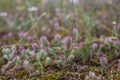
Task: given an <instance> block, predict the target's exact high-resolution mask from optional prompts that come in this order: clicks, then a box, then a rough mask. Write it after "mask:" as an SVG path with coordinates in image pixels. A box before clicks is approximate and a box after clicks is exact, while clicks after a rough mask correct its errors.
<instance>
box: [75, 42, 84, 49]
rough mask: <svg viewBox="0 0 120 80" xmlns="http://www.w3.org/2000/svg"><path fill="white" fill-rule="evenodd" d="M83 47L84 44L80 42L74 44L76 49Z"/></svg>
mask: <svg viewBox="0 0 120 80" xmlns="http://www.w3.org/2000/svg"><path fill="white" fill-rule="evenodd" d="M83 47H84V45H83V44H82V43H79V44H78V45H77V46H76V48H77V49H82V48H83Z"/></svg>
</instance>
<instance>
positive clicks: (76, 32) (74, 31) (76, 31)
mask: <svg viewBox="0 0 120 80" xmlns="http://www.w3.org/2000/svg"><path fill="white" fill-rule="evenodd" d="M78 34H79V32H78V29H77V28H73V35H74V36H75V35H78Z"/></svg>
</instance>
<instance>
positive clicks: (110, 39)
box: [105, 37, 113, 43]
mask: <svg viewBox="0 0 120 80" xmlns="http://www.w3.org/2000/svg"><path fill="white" fill-rule="evenodd" d="M111 42H113V40H112V38H111V37H107V38H106V39H105V43H111Z"/></svg>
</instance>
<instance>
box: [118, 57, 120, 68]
mask: <svg viewBox="0 0 120 80" xmlns="http://www.w3.org/2000/svg"><path fill="white" fill-rule="evenodd" d="M118 70H120V59H119V60H118Z"/></svg>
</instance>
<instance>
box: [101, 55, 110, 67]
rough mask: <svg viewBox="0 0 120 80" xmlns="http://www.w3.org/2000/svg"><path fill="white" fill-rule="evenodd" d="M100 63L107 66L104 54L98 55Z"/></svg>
mask: <svg viewBox="0 0 120 80" xmlns="http://www.w3.org/2000/svg"><path fill="white" fill-rule="evenodd" d="M99 59H100V64H101V66H102V67H104V68H109V64H108V60H107V58H106V56H105V55H100V58H99Z"/></svg>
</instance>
